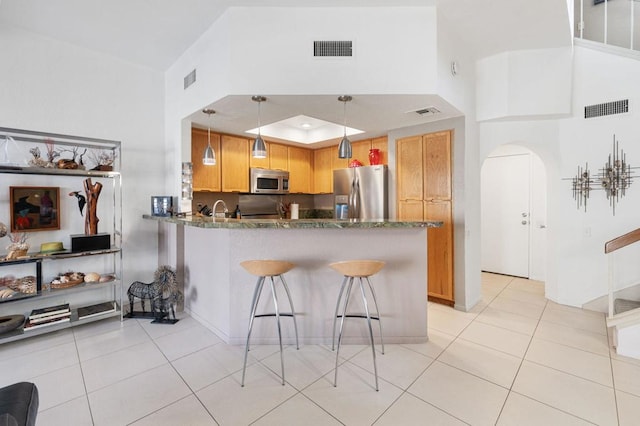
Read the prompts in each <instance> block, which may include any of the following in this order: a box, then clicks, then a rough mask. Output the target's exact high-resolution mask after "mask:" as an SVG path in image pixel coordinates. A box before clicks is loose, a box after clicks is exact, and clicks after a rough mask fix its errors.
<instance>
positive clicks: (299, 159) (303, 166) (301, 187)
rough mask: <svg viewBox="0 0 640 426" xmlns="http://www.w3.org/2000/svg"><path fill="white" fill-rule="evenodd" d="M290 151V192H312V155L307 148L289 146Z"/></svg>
mask: <svg viewBox="0 0 640 426" xmlns="http://www.w3.org/2000/svg"><path fill="white" fill-rule="evenodd" d="M288 152H289V192H290V193H298V194H299V193H302V194H310V193H311V189H312V188H311V182H312V176H311V172H312V167H311V164H312V161H313V160H312V155H311V150H310V149H307V148H298V147H295V146H290V147H288Z"/></svg>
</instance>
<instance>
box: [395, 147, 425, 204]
mask: <svg viewBox="0 0 640 426" xmlns="http://www.w3.org/2000/svg"><path fill="white" fill-rule="evenodd" d="M422 155H423V151H422V136H411V137H407V138H403V139H398V140H397V141H396V162H397V182H398V201H403V200H419V201H422V200H423V199H424V194H423V189H422V186H423V181H424V178H423V176H424V169H423V168H422V162H423V161H422Z"/></svg>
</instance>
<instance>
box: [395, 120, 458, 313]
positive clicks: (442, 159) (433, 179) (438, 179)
mask: <svg viewBox="0 0 640 426" xmlns="http://www.w3.org/2000/svg"><path fill="white" fill-rule="evenodd" d="M396 162H397V163H396V170H397V193H398V219H403V220H417V219H419V218H422V219H423V220H433V221H440V222H443V225H442V227H440V228H429V229H428V230H427V269H428V278H427V279H428V291H427V292H428V297H429V300H431V301H434V302H438V303H444V304H448V305H453V304H454V300H455V299H454V285H453V282H454V281H453V254H454V251H453V220H452V219H453V217H452V208H453V204H452V201H451V195H452V194H451V132H450V131H446V132H437V133H431V134H428V135H420V136H412V137H407V138H403V139H398V140H397V141H396Z"/></svg>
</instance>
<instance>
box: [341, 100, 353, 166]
mask: <svg viewBox="0 0 640 426" xmlns="http://www.w3.org/2000/svg"><path fill="white" fill-rule="evenodd" d="M351 99H353V98H352V97H351V96H349V95H343V96H339V97H338V100H339V101H340V102H342V103H344V136H343V137H342V140H341V141H340V145H339V146H338V157H340V158H351V142H350V141H349V139H348V138H347V102H350V101H351Z"/></svg>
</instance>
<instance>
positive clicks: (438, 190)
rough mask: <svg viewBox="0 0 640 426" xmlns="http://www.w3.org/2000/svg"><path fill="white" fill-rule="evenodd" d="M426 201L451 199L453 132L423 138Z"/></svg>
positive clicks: (433, 134) (432, 134)
mask: <svg viewBox="0 0 640 426" xmlns="http://www.w3.org/2000/svg"><path fill="white" fill-rule="evenodd" d="M423 145H424V199H425V200H450V199H451V132H438V133H431V134H428V135H424V136H423Z"/></svg>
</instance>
